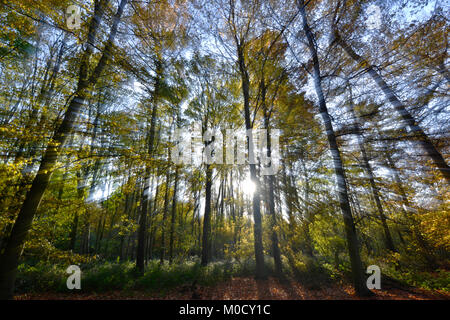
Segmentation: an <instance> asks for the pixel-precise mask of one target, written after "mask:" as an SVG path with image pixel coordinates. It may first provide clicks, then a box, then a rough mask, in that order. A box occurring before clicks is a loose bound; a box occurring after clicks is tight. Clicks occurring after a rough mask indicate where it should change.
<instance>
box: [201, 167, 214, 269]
mask: <svg viewBox="0 0 450 320" xmlns="http://www.w3.org/2000/svg"><path fill="white" fill-rule="evenodd" d="M211 186H212V168H211V166H210V165H209V164H207V165H206V187H205V214H204V215H203V235H202V260H201V265H202V266H206V265H207V264H208V263H209V259H210V256H211Z"/></svg>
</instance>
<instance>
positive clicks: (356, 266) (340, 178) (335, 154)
mask: <svg viewBox="0 0 450 320" xmlns="http://www.w3.org/2000/svg"><path fill="white" fill-rule="evenodd" d="M298 3H299V9H300V14H301V16H302V20H303V30H304V32H305V34H306V37H307V40H308V47H309V51H310V53H311V56H312V59H313V68H314V73H313V77H314V85H315V90H316V94H317V97H318V99H319V111H320V114H321V116H322V120H323V122H324V125H325V129H326V134H327V139H328V144H329V148H330V152H331V155H332V158H333V164H334V172H335V175H336V179H337V190H338V197H339V204H340V207H341V211H342V215H343V218H344V225H345V233H346V238H347V246H348V251H349V255H350V262H351V266H352V276H353V285H354V287H355V290H356V293H357V294H358V295H361V296H363V295H369V294H370V293H371V291H370V290H369V289H368V288H367V286H366V283H365V280H364V278H365V275H364V271H363V266H362V261H361V257H360V254H359V246H358V239H357V235H356V228H355V224H354V221H353V216H352V212H351V209H350V204H349V198H348V194H347V183H346V181H345V176H344V168H343V165H342V159H341V153H340V150H339V147H338V145H337V141H336V135H335V133H334V129H333V125H332V123H331V117H330V115H329V113H328V109H327V105H326V102H325V97H324V95H323V90H322V81H321V75H320V66H319V57H318V55H317V50H316V45H315V41H314V36H313V34H312V32H311V29H310V27H309V25H308V20H307V17H306V11H305V4H304V1H303V0H299V2H298Z"/></svg>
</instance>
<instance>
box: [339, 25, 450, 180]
mask: <svg viewBox="0 0 450 320" xmlns="http://www.w3.org/2000/svg"><path fill="white" fill-rule="evenodd" d="M334 39H335V41H336V42H337V43H338V44H339V45H340V46H341V47H342V49H344V51H345V52H346V53H347V54H348V55H349V56H350V57H351V58H352V59H353V60H354V61H355V62H357V63H359V64H360V65H362V66H365V67H366V70H367V72H368V73H369V75H370V76H371V77H372V79H373V80H374V81H375V82H376V84H377V85H378V87H379V88H380V89H381V91H383V93H384V94H385V96H386V98H387V99H388V100H389V102H390V103H391V104H392V105H393V106H394V108H395V110H397V112H398V113H399V114H400V117H401V118H402V119H403V122H404V123H405V125H406V126H408V127H409V128H410V130H411V131H412V132H413V134H414V135H415V138H417V140H418V141H419V143H420V145H421V146H422V148H423V149H424V150H425V151H426V152H427V154H428V156H429V157H430V158H431V159H432V160H433V162H434V164H435V165H436V167H437V168H438V169H439V171H440V172H441V174H442V175H443V176H444V178H445V179H446V180H447V183H450V167H449V166H448V165H447V163H446V162H445V159H444V157H443V156H442V154H441V153H440V152H439V151H438V150H437V149H436V147H435V146H434V145H433V143H432V142H431V140H430V138H429V137H428V136H427V134H426V133H425V132H424V131H423V130H422V128H421V127H420V126H419V125H418V124H417V123H416V120H415V119H414V117H413V116H412V115H411V113H409V111H408V109H407V108H406V107H405V105H403V103H402V102H401V101H400V100H399V99H398V98H397V96H396V94H395V92H394V90H392V88H391V87H389V85H388V84H387V83H386V81H384V79H383V78H382V77H381V75H380V74H379V73H378V72H377V71H376V70H375V69H374V67H373V66H372V65H370V64H369V62H368V61H366V60H365V59H364V58H363V57H362V56H360V55H358V54H357V53H356V52H355V51H354V50H353V48H352V47H351V46H350V45H349V44H348V43H347V42H345V41H344V39H342V37H341V36H340V34H339V33H338V31H337V30H336V29H334Z"/></svg>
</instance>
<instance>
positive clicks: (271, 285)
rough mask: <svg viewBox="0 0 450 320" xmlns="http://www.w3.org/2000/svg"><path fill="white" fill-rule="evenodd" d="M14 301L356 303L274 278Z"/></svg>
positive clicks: (390, 291)
mask: <svg viewBox="0 0 450 320" xmlns="http://www.w3.org/2000/svg"><path fill="white" fill-rule="evenodd" d="M374 291H375V295H374V296H373V297H370V298H365V299H371V300H438V299H439V300H450V294H449V293H446V292H443V291H429V290H424V289H418V288H410V287H403V286H399V285H398V284H390V283H389V282H388V283H387V284H386V283H384V286H383V283H382V289H381V290H374ZM15 299H17V300H119V299H120V300H122V299H137V300H154V299H167V300H189V299H203V300H359V299H361V298H359V297H357V296H356V295H355V292H354V290H353V288H352V287H351V285H350V284H346V283H341V284H337V283H336V284H329V285H327V286H326V287H324V288H308V287H307V286H305V285H302V283H300V282H298V281H292V280H290V281H280V280H278V279H276V278H268V279H267V280H255V279H253V278H247V277H246V278H243V277H236V278H232V279H231V280H229V281H226V282H222V283H219V284H217V285H215V286H210V287H208V286H201V287H197V288H196V289H195V292H194V291H193V290H192V288H191V287H190V286H181V287H177V288H174V289H171V290H167V291H166V292H164V293H162V292H152V293H148V292H145V291H111V292H105V293H70V294H65V293H32V294H21V295H18V296H16V297H15Z"/></svg>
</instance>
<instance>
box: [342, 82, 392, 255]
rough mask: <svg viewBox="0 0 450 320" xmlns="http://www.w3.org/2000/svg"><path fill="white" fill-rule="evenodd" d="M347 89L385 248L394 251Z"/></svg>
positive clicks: (357, 118) (351, 98)
mask: <svg viewBox="0 0 450 320" xmlns="http://www.w3.org/2000/svg"><path fill="white" fill-rule="evenodd" d="M348 89H349V94H350V101H349V110H350V115H351V116H352V118H353V119H354V127H355V128H354V129H355V132H356V135H357V139H358V146H359V150H360V151H361V155H362V158H363V164H364V168H365V170H366V173H367V176H368V178H369V183H370V189H371V191H372V196H373V198H374V200H375V204H376V207H377V211H378V216H379V218H380V221H381V226H382V227H383V231H384V241H385V244H386V248H387V249H389V250H391V251H396V250H395V246H394V241H393V240H392V236H391V232H390V230H389V227H388V224H387V221H386V216H385V214H384V210H383V206H382V204H381V199H380V192H379V190H378V186H377V185H376V183H375V176H374V174H373V170H372V166H371V165H370V162H369V157H368V155H367V151H366V146H365V143H364V137H363V134H362V130H361V124H360V122H359V117H358V116H357V115H356V112H355V108H354V105H353V94H352V88H351V86H350V83H348Z"/></svg>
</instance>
